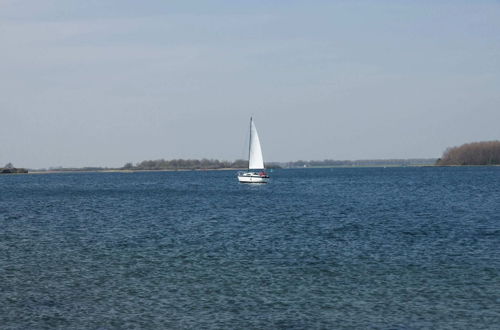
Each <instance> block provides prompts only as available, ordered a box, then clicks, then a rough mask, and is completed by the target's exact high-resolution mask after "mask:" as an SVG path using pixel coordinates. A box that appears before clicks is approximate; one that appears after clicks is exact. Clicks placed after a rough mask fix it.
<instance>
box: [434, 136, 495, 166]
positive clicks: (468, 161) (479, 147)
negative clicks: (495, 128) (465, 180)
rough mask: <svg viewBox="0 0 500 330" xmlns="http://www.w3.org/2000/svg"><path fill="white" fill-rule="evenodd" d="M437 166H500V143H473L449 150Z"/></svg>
mask: <svg viewBox="0 0 500 330" xmlns="http://www.w3.org/2000/svg"><path fill="white" fill-rule="evenodd" d="M436 165H500V141H483V142H472V143H466V144H463V145H461V146H458V147H452V148H448V149H446V150H445V152H444V153H443V156H442V157H441V158H440V159H438V160H437V162H436Z"/></svg>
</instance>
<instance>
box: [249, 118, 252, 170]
mask: <svg viewBox="0 0 500 330" xmlns="http://www.w3.org/2000/svg"><path fill="white" fill-rule="evenodd" d="M251 151H252V117H250V139H249V140H248V171H249V172H250V153H251Z"/></svg>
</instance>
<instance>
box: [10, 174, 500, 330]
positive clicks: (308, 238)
mask: <svg viewBox="0 0 500 330" xmlns="http://www.w3.org/2000/svg"><path fill="white" fill-rule="evenodd" d="M272 176H273V181H272V183H271V184H268V185H257V186H255V185H244V184H238V183H237V180H236V177H235V172H232V171H208V172H160V173H80V174H46V175H14V176H6V175H4V176H0V226H1V230H0V298H1V300H0V302H1V303H0V328H2V329H49V328H50V329H58V328H59V329H125V328H136V329H149V328H151V329H169V328H171V329H200V328H214V329H257V328H259V329H260V328H266V329H271V328H272V329H306V328H307V329H331V328H336V329H339V328H380V329H421V328H434V329H471V328H474V329H493V328H497V329H498V324H500V253H499V252H500V168H497V167H478V168H467V167H465V168H351V169H347V168H339V169H304V170H279V171H274V172H273V173H272Z"/></svg>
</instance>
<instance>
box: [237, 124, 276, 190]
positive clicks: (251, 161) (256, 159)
mask: <svg viewBox="0 0 500 330" xmlns="http://www.w3.org/2000/svg"><path fill="white" fill-rule="evenodd" d="M238 181H239V182H242V183H267V182H268V181H269V175H267V173H266V172H265V171H264V159H263V157H262V148H261V147H260V140H259V134H258V133H257V128H255V124H254V122H253V118H252V117H250V143H249V148H248V171H245V172H243V171H241V172H238Z"/></svg>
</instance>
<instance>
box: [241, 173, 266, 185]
mask: <svg viewBox="0 0 500 330" xmlns="http://www.w3.org/2000/svg"><path fill="white" fill-rule="evenodd" d="M238 181H239V182H241V183H267V182H268V181H269V177H268V176H261V175H258V174H253V173H252V174H250V173H244V174H238Z"/></svg>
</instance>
